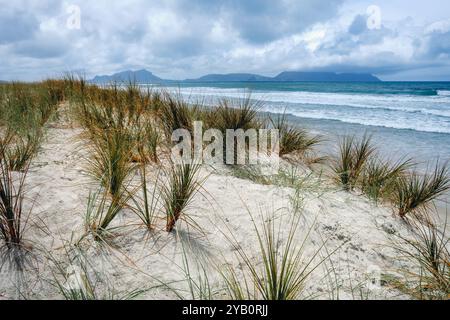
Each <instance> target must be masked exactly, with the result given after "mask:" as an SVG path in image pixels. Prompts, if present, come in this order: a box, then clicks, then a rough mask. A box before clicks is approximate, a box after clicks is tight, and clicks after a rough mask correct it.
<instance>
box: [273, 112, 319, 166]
mask: <svg viewBox="0 0 450 320" xmlns="http://www.w3.org/2000/svg"><path fill="white" fill-rule="evenodd" d="M270 122H271V124H272V127H273V128H274V129H276V130H278V131H279V135H280V156H284V155H288V154H291V155H297V156H300V157H301V158H304V157H305V156H306V155H307V154H308V153H311V152H313V151H314V147H316V146H317V145H318V144H319V143H321V142H322V139H323V138H322V137H321V136H319V135H311V134H310V133H309V132H308V131H306V130H303V129H300V128H299V127H298V126H294V125H291V124H289V123H288V121H287V117H286V112H285V113H283V114H282V115H279V116H277V117H276V118H274V117H270Z"/></svg>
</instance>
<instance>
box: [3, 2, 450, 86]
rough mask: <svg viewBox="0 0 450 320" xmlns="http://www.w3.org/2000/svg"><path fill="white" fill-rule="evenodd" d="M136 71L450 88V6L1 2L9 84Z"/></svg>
mask: <svg viewBox="0 0 450 320" xmlns="http://www.w3.org/2000/svg"><path fill="white" fill-rule="evenodd" d="M138 69H147V70H149V71H151V72H153V73H154V74H156V75H157V76H159V77H162V78H165V79H175V80H176V79H185V78H195V77H199V76H202V75H205V74H209V73H234V72H249V73H258V74H262V75H267V76H274V75H276V74H278V73H280V72H282V71H333V72H358V73H360V72H368V73H373V74H375V75H377V76H379V77H380V78H381V79H383V80H393V81H400V80H406V81H413V80H418V81H420V80H437V81H439V80H449V81H450V1H443V0H427V1H422V0H413V1H411V0H410V1H407V0H372V1H365V0H279V1H273V0H222V1H216V0H166V1H159V0H151V1H149V0H121V1H119V0H96V1H88V0H66V1H61V0H39V1H38V0H14V1H10V0H0V80H25V81H34V80H41V79H44V78H46V77H54V76H58V75H61V74H63V73H64V72H77V73H82V74H83V75H85V76H86V77H88V78H90V77H93V76H94V75H101V74H112V73H115V72H119V71H123V70H138Z"/></svg>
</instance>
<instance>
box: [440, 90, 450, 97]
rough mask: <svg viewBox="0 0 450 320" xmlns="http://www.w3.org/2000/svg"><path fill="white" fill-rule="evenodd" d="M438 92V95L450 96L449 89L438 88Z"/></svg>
mask: <svg viewBox="0 0 450 320" xmlns="http://www.w3.org/2000/svg"><path fill="white" fill-rule="evenodd" d="M437 94H438V96H445V97H448V96H450V91H448V90H438V92H437Z"/></svg>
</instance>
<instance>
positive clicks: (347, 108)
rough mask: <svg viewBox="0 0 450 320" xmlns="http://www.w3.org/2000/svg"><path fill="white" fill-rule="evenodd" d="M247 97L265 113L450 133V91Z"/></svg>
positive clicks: (196, 92) (213, 93) (206, 92)
mask: <svg viewBox="0 0 450 320" xmlns="http://www.w3.org/2000/svg"><path fill="white" fill-rule="evenodd" d="M176 91H177V92H179V93H181V94H182V95H183V96H185V97H189V98H190V99H198V98H200V97H209V98H210V99H213V100H214V99H216V98H218V97H229V98H242V97H244V96H245V90H244V89H241V88H231V89H224V88H212V87H206V88H205V87H201V88H197V87H196V88H177V89H176ZM446 92H447V93H448V95H446V94H445V93H446ZM251 97H252V98H253V99H257V100H261V101H264V102H265V106H266V107H265V110H266V111H270V112H275V113H280V112H283V111H284V109H285V108H287V111H288V112H289V113H290V114H293V115H295V116H298V117H305V118H313V119H326V120H338V121H342V122H347V123H352V124H362V125H371V126H382V127H389V128H395V129H410V130H416V131H423V132H436V133H450V91H440V92H439V95H436V96H418V95H417V96H414V95H380V94H351V93H325V92H303V91H302V92H299V91H253V92H252V94H251Z"/></svg>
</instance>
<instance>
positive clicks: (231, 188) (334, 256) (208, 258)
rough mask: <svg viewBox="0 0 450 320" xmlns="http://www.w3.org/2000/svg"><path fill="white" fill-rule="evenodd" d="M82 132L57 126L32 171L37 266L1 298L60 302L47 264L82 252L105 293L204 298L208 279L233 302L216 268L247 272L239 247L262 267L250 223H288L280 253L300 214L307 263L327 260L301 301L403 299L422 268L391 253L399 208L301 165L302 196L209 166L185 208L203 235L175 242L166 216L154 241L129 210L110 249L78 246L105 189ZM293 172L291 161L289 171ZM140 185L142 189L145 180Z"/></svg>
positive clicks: (192, 233)
mask: <svg viewBox="0 0 450 320" xmlns="http://www.w3.org/2000/svg"><path fill="white" fill-rule="evenodd" d="M81 132H82V130H81V129H80V128H77V127H76V126H73V125H72V124H70V123H65V122H64V121H60V122H59V123H58V122H55V123H52V124H51V125H50V128H49V129H48V131H47V133H46V137H45V142H44V143H43V145H42V147H41V150H40V151H39V153H38V155H37V156H36V158H35V159H34V160H33V161H32V163H31V167H30V170H29V174H28V177H27V190H28V192H27V198H28V199H34V200H35V202H28V203H32V204H33V208H30V207H29V205H28V207H27V210H28V209H29V210H31V211H30V212H31V213H30V217H29V221H28V224H27V228H26V235H27V241H28V242H29V243H30V244H31V245H32V247H33V248H32V249H31V261H32V263H31V264H30V265H29V266H28V267H26V270H25V272H24V275H23V276H24V279H25V281H23V282H22V284H21V285H20V286H19V287H17V283H15V281H11V283H10V281H7V280H5V279H8V280H12V279H14V277H10V278H8V277H3V278H2V280H3V281H1V282H0V297H1V298H4V299H11V298H17V297H18V296H19V297H20V295H26V296H27V297H28V298H31V299H42V298H58V297H60V296H59V295H58V292H57V290H55V287H54V286H52V285H51V283H52V279H53V276H54V275H53V274H52V270H54V269H53V268H54V266H53V267H52V266H51V265H52V262H51V261H49V260H48V259H46V258H45V257H46V256H47V254H49V253H50V254H51V255H52V256H53V257H54V258H55V259H56V260H61V261H64V260H65V259H66V258H67V257H66V252H65V250H64V246H73V245H77V246H79V248H80V250H83V252H84V255H85V258H86V259H87V261H89V263H91V264H92V266H93V269H94V270H96V271H97V272H99V273H100V274H101V277H102V278H103V279H108V280H104V281H105V282H104V283H101V284H100V286H108V287H109V286H112V288H113V290H114V291H115V292H129V291H131V290H135V289H139V290H143V293H142V294H141V295H139V298H142V299H177V298H179V297H180V296H181V297H184V298H198V297H191V296H190V295H191V293H190V291H189V286H188V283H189V282H188V281H186V279H187V277H189V278H191V277H192V279H193V280H194V281H200V280H199V279H202V278H201V277H202V276H204V272H206V274H207V275H208V283H209V284H208V285H209V286H210V287H211V292H212V297H213V298H215V299H224V298H227V296H226V294H225V291H223V278H222V277H221V274H220V272H219V271H218V270H220V269H221V268H223V267H224V266H228V265H230V266H232V267H233V268H236V270H242V268H243V266H242V261H240V260H239V259H238V258H237V252H236V246H240V247H241V248H242V249H243V250H244V251H245V253H246V254H247V255H248V258H249V259H250V260H251V261H253V262H254V264H255V266H261V263H262V262H261V256H260V253H259V251H258V239H257V237H256V234H255V228H254V226H253V223H252V219H253V220H254V221H255V224H256V225H261V223H263V222H264V221H266V219H274V220H275V221H280V222H282V223H280V224H279V228H280V229H279V234H280V235H281V237H280V242H281V243H280V244H279V245H281V244H282V243H283V242H285V241H286V238H287V236H288V234H289V232H288V231H289V228H290V226H291V223H289V221H293V220H292V219H293V215H300V218H299V221H300V223H299V229H298V232H296V234H295V243H296V246H301V245H302V244H304V250H303V252H304V255H305V261H308V260H307V259H306V257H312V256H314V255H316V258H315V261H319V260H320V261H323V263H321V264H320V265H319V266H318V267H317V268H316V269H314V270H311V275H310V276H309V277H308V279H307V281H306V288H305V290H304V291H303V292H302V297H299V298H312V299H399V298H405V295H404V294H402V293H401V292H400V291H398V290H396V289H395V288H394V287H393V286H392V285H391V284H389V282H388V281H387V279H389V278H390V277H393V276H398V275H400V274H401V270H411V269H413V268H416V267H417V266H414V265H411V264H410V263H409V262H408V261H403V260H402V259H401V257H399V256H398V253H396V251H395V250H394V249H393V248H392V246H393V243H394V242H393V239H394V238H395V237H394V235H395V234H401V235H403V236H405V237H409V236H411V235H412V233H413V231H412V229H411V228H410V226H408V225H407V224H406V223H405V222H404V221H403V220H402V219H400V218H399V217H398V216H396V215H395V214H394V211H393V209H392V208H390V207H387V206H383V205H378V206H377V205H375V204H374V203H373V202H372V201H370V200H368V199H367V198H366V197H365V196H364V195H361V194H358V193H357V192H352V193H349V192H345V191H342V190H340V188H339V187H337V186H336V185H335V184H334V183H332V182H331V181H330V179H329V178H327V177H325V176H323V177H322V176H320V174H319V173H317V172H312V171H310V169H308V168H306V167H304V166H297V165H295V166H297V171H296V175H297V177H296V179H302V185H303V187H302V189H301V192H300V193H297V194H294V193H295V190H294V189H293V188H289V187H280V186H276V185H261V184H257V183H254V182H251V181H249V180H243V179H239V178H236V177H233V175H232V173H231V172H230V170H229V169H228V168H227V167H225V166H217V167H215V168H211V167H203V168H202V170H201V175H202V176H205V177H207V179H206V182H205V184H204V186H203V188H202V189H201V190H200V192H199V193H198V194H197V195H196V196H195V199H194V201H193V202H192V203H191V205H190V206H189V208H188V209H187V212H188V213H189V216H190V217H192V219H194V220H195V223H196V224H197V226H198V227H196V228H193V227H192V225H191V226H189V225H188V224H187V223H181V224H180V225H178V226H177V228H176V232H174V233H170V234H168V233H166V232H165V231H164V230H163V226H164V217H163V216H160V217H159V219H160V220H158V225H157V227H156V229H155V230H154V231H153V232H150V233H149V232H148V230H146V229H145V228H144V227H143V226H142V225H141V223H140V221H139V219H138V218H137V217H136V215H135V214H134V213H133V212H131V211H130V210H127V209H124V210H122V211H121V212H120V214H119V216H118V218H117V219H116V220H115V221H114V222H113V228H115V227H117V230H114V234H115V236H114V239H113V241H112V244H110V245H108V246H105V245H102V244H99V243H96V242H95V241H94V240H93V239H84V240H81V241H80V239H82V236H83V234H84V233H85V230H84V228H83V219H84V215H85V212H86V206H87V199H88V197H89V194H90V192H95V191H96V188H97V186H96V184H95V183H94V182H93V181H92V179H90V178H89V177H88V176H87V174H86V163H85V159H86V158H87V156H88V154H87V151H86V146H85V145H86V141H83V139H82V138H80V134H81ZM292 166H293V165H292V164H290V163H288V162H286V161H283V164H282V167H283V168H285V170H290V169H291V168H292ZM157 171H158V169H157V168H156V167H155V166H149V167H148V170H147V172H148V177H149V181H155V180H156V175H157ZM134 179H137V181H139V177H138V173H137V172H136V175H135V178H134ZM154 187H155V186H152V188H154ZM292 198H295V199H297V200H299V201H300V202H301V203H300V206H301V209H299V210H298V212H297V213H293V212H292V201H291V200H292ZM283 222H284V223H283ZM277 225H278V224H277ZM230 239H232V240H230ZM185 257H187V260H185ZM313 265H314V263H313ZM188 269H189V271H188ZM310 269H313V268H310ZM110 289H111V288H110ZM99 290H100V289H99ZM102 290H105V288H104V287H103V289H102Z"/></svg>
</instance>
